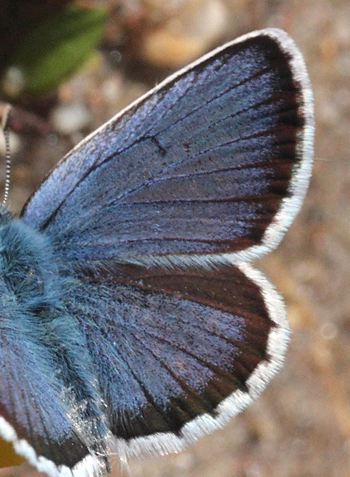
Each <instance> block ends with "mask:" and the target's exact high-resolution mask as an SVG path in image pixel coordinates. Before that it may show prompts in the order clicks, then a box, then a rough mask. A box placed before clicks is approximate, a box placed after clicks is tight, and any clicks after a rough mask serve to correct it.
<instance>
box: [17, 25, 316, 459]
mask: <svg viewBox="0 0 350 477" xmlns="http://www.w3.org/2000/svg"><path fill="white" fill-rule="evenodd" d="M312 137H313V109H312V92H311V87H310V84H309V80H308V76H307V72H306V69H305V66H304V63H303V60H302V57H301V55H300V53H299V51H298V50H297V48H296V47H295V45H294V43H293V42H292V40H291V39H290V38H289V37H288V35H287V34H285V33H284V32H282V31H279V30H274V29H270V30H264V31H261V32H255V33H253V34H250V35H247V36H245V37H243V38H241V39H239V40H237V41H235V42H232V43H230V44H228V45H225V46H224V47H223V48H220V49H218V50H215V51H214V52H213V53H212V54H210V55H208V56H206V57H204V58H203V59H201V60H199V61H198V62H197V63H195V64H193V65H191V66H190V67H188V68H187V69H184V70H182V71H180V72H179V73H178V74H176V75H174V76H172V77H171V78H170V79H168V80H167V81H165V82H164V83H162V84H160V85H159V86H158V87H157V88H155V89H154V90H152V91H151V92H150V93H149V94H147V95H145V96H144V97H143V98H141V99H140V100H139V101H137V102H136V103H134V104H133V105H132V106H130V107H129V108H128V109H126V110H125V111H123V112H122V113H121V114H120V115H118V116H117V117H115V118H113V119H112V120H111V121H110V122H109V123H107V124H106V125H105V126H103V127H102V128H100V129H99V130H98V131H97V132H96V133H94V134H92V135H91V136H89V137H88V138H87V139H86V140H85V141H83V142H82V143H81V144H80V145H78V146H77V147H76V148H75V149H74V150H73V151H72V152H71V153H70V154H69V155H68V156H66V158H64V160H63V161H62V162H61V163H60V164H59V165H58V167H57V168H56V169H55V170H54V171H53V173H52V174H51V175H50V176H49V177H48V179H47V180H46V181H45V182H44V183H43V185H42V186H41V187H40V189H39V190H38V191H37V192H36V194H35V195H34V196H33V197H32V198H31V200H30V201H29V202H28V204H27V206H26V207H25V209H24V211H23V214H22V218H23V220H24V221H25V222H26V223H27V224H30V225H31V226H33V227H35V228H36V229H37V230H40V231H42V232H45V234H46V235H47V236H49V237H50V238H51V239H52V241H53V244H54V248H55V254H56V256H57V258H58V259H59V260H60V262H61V264H62V270H63V271H62V273H65V274H66V275H67V276H69V277H73V278H74V279H76V282H75V283H76V286H74V287H72V288H71V289H70V290H69V291H68V292H67V294H66V296H65V307H66V309H67V311H68V312H69V313H70V314H71V315H72V316H74V317H75V319H77V320H78V321H79V323H80V329H81V331H82V333H83V334H84V336H85V339H86V342H87V343H88V347H89V354H90V356H91V358H92V361H93V363H94V368H95V372H96V376H97V379H98V382H99V386H100V390H101V395H102V397H103V401H104V402H105V403H106V415H107V418H108V422H109V425H110V429H111V431H112V433H113V434H114V436H115V437H116V445H117V447H118V451H119V453H120V454H121V455H126V456H127V455H132V454H139V453H140V452H142V451H145V450H147V451H151V450H155V451H159V452H165V451H171V450H176V449H180V448H182V447H183V446H184V445H186V444H188V443H190V442H192V441H193V440H194V439H195V438H196V437H197V436H199V435H201V434H203V433H206V432H210V431H211V430H212V429H214V428H216V427H218V426H220V425H222V424H223V423H225V422H226V420H227V419H228V418H229V417H231V416H233V415H234V414H236V413H237V412H239V411H240V410H241V409H243V408H244V407H245V406H246V405H247V404H249V403H250V402H251V400H252V399H253V398H255V397H256V396H257V395H258V394H259V393H260V392H261V390H262V389H263V388H264V386H265V385H266V383H267V382H268V381H269V380H270V379H271V376H272V375H273V374H274V373H275V372H276V371H277V369H278V368H279V367H280V366H281V363H282V359H283V354H284V351H285V347H286V342H287V336H288V324H287V321H286V316H285V310H284V306H283V303H282V301H281V299H280V297H279V295H278V294H277V293H276V292H275V290H274V289H273V287H272V286H271V285H270V284H269V283H268V282H267V280H266V279H265V278H264V277H263V276H262V275H261V274H260V273H258V272H257V271H255V270H254V269H252V268H251V266H250V265H249V264H248V263H246V262H248V261H250V260H252V259H254V258H256V257H258V256H261V255H262V254H264V253H266V252H267V251H268V250H271V249H272V248H274V247H275V246H276V245H277V244H278V243H279V241H280V240H281V238H282V236H283V234H284V232H285V230H286V228H287V227H288V226H289V225H290V223H291V222H292V220H293V218H294V216H295V215H296V213H297V211H298V209H299V208H300V205H301V202H302V199H303V197H304V195H305V193H306V189H307V186H308V182H309V177H310V173H311V164H312Z"/></svg>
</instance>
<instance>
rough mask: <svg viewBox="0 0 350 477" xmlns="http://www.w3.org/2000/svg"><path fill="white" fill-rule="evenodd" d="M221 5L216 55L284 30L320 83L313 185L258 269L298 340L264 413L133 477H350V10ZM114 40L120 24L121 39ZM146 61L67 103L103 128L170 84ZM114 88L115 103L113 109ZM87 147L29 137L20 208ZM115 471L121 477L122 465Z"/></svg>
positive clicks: (320, 5) (349, 6)
mask: <svg viewBox="0 0 350 477" xmlns="http://www.w3.org/2000/svg"><path fill="white" fill-rule="evenodd" d="M125 3H127V2H125ZM130 3H132V4H137V3H142V2H130ZM144 3H147V2H144ZM148 3H150V4H151V3H152V4H153V7H152V8H154V4H156V3H157V4H158V5H159V7H160V13H159V15H162V14H163V15H164V4H166V5H168V6H169V5H170V4H174V5H175V4H176V5H177V6H176V8H177V9H178V15H179V18H180V19H179V21H180V22H181V21H183V18H182V17H181V8H184V7H183V5H184V4H185V3H186V2H180V1H178V2H174V1H173V2H168V3H166V2H162V1H161V0H159V1H158V2H151V1H149V2H148ZM195 3H197V4H198V2H195ZM202 3H203V4H205V3H206V2H202ZM221 3H222V4H223V5H224V6H225V8H226V10H225V22H224V23H225V28H222V32H223V34H222V35H218V34H217V32H216V33H215V31H214V33H215V35H213V37H215V39H213V40H211V39H209V40H208V42H209V43H210V42H211V44H208V45H205V48H206V49H207V50H209V49H210V48H211V47H214V46H216V45H217V44H220V43H222V42H224V41H226V40H229V39H232V38H234V37H236V36H239V35H240V34H243V33H246V32H247V31H250V30H253V29H259V28H264V27H267V26H276V27H280V28H283V29H285V30H286V31H287V32H288V33H289V34H290V35H291V36H292V37H293V38H294V39H295V41H296V43H297V44H298V46H299V47H300V49H301V50H302V52H303V54H304V56H305V59H306V63H307V65H308V69H309V72H310V76H311V80H312V83H313V87H314V93H315V104H316V121H317V133H316V148H315V157H316V161H315V167H314V173H313V179H312V182H311V187H310V190H309V193H308V196H307V198H306V200H305V203H304V206H303V208H302V211H301V213H300V214H299V216H298V217H297V219H296V221H295V223H294V224H293V226H292V227H291V229H290V230H289V232H288V233H287V235H286V237H285V239H284V241H283V243H282V245H281V246H280V247H279V248H278V250H277V251H275V252H274V253H272V254H270V256H268V257H267V258H265V259H264V260H262V261H261V262H259V263H258V264H257V265H258V266H259V268H260V269H261V270H264V271H265V273H266V274H267V275H268V276H269V277H270V279H271V281H272V282H273V283H274V284H275V286H276V287H277V289H278V290H279V291H280V292H281V293H282V294H283V296H284V297H285V299H286V302H287V306H288V312H289V318H290V321H291V326H292V329H293V336H292V341H291V345H290V348H289V352H288V355H287V359H286V364H285V367H284V369H283V370H282V372H281V373H280V374H279V375H278V376H277V377H276V378H275V379H274V380H273V382H272V383H271V384H270V385H269V386H268V388H267V390H266V391H265V392H264V394H263V395H262V397H261V398H260V399H259V400H258V401H257V402H256V403H255V405H254V406H252V407H251V408H249V409H247V410H246V411H245V412H244V413H243V414H241V415H240V416H238V417H237V418H236V419H234V420H233V421H232V422H231V423H230V424H229V425H228V426H227V427H226V428H225V429H223V430H222V431H218V432H216V433H214V434H213V435H211V436H208V437H205V438H203V439H201V440H200V441H199V442H198V443H197V444H196V445H194V446H193V447H191V448H189V449H188V450H187V451H185V452H183V453H180V454H177V455H170V456H165V457H157V458H148V459H144V460H134V461H132V462H130V470H129V475H130V476H131V477H141V476H142V477H151V476H152V477H313V476H315V477H316V476H317V477H346V476H350V399H349V398H350V380H349V371H348V370H349V368H350V293H349V285H350V255H349V250H350V160H349V151H350V88H349V86H350V3H349V2H347V1H345V0H343V1H342V0H339V1H330V0H329V1H327V0H310V1H308V2H301V1H289V0H285V1H279V2H278V1H270V2H268V1H263V2H258V1H255V2H254V1H250V2H248V1H243V0H241V1H237V2H234V1H229V0H226V1H224V0H223V1H222V2H221ZM197 6H198V5H197ZM162 8H163V10H162ZM200 10H201V9H200V8H199V9H198V12H199V13H198V15H200ZM220 21H222V19H220V17H219V20H218V24H219V27H220V25H221V24H220ZM185 23H186V22H184V24H185ZM187 23H188V22H187ZM186 28H187V27H186V24H185V26H184V27H183V30H184V36H185V37H186V32H187V30H186ZM188 28H189V29H190V27H188ZM220 28H221V27H220ZM214 30H215V28H214ZM114 33H115V32H113V29H112V28H110V32H109V35H110V38H112V37H113V34H114ZM204 36H205V33H204ZM110 41H112V40H110ZM206 41H207V40H206V39H205V40H203V44H205V42H206ZM131 44H132V42H131ZM184 44H186V41H185V43H184ZM138 47H139V46H138ZM134 48H135V46H134ZM145 55H146V53H145ZM149 55H151V53H149ZM137 65H138V63H137V62H135V63H134V66H133V68H131V69H130V70H129V71H128V74H127V75H126V74H124V73H122V72H120V71H113V72H112V73H111V71H109V70H108V71H107V72H106V66H102V70H100V71H99V72H97V73H94V75H95V76H93V78H92V77H91V74H89V76H88V77H86V76H85V77H84V76H83V77H80V79H75V80H74V81H73V82H72V83H71V84H70V85H69V86H66V87H65V88H63V89H62V91H61V93H60V100H61V101H62V102H69V101H71V97H72V96H74V92H76V91H78V90H79V91H80V93H79V94H80V95H83V94H85V95H86V96H87V98H88V99H87V101H86V103H87V104H88V106H89V107H90V110H91V114H92V115H93V124H94V126H97V125H98V124H100V123H102V122H103V121H104V120H105V119H108V117H109V116H111V115H112V114H114V113H116V112H117V110H118V109H119V108H120V107H122V106H124V105H125V103H126V102H128V101H129V100H130V101H131V100H132V99H134V98H135V97H137V96H138V94H141V93H142V92H144V91H146V90H147V89H148V88H149V87H150V86H151V85H152V84H155V82H156V81H157V79H159V77H160V76H159V75H160V70H159V69H156V70H154V69H152V67H151V66H149V65H148V66H147V75H146V74H145V71H146V69H145V68H146V67H144V69H142V66H140V65H139V67H138V68H137ZM130 71H131V73H132V74H131V73H130ZM169 71H170V69H169ZM161 74H162V75H163V76H164V70H161ZM91 84H95V85H99V86H100V89H99V91H101V90H103V91H104V92H105V93H103V94H102V93H101V92H100V93H98V92H97V90H96V92H95V94H94V95H92V93H90V96H89V95H88V93H81V91H84V87H82V85H83V86H84V85H85V86H86V85H88V87H86V91H88V90H89V89H91V88H90V87H91ZM118 88H119V89H118ZM114 90H116V91H117V94H116V101H111V100H110V96H111V95H112V96H113V94H112V93H113V91H114ZM106 91H107V92H108V94H107V93H106ZM111 91H112V93H111ZM120 91H122V93H120ZM118 92H119V93H118ZM96 95H97V96H96ZM118 95H119V96H118ZM77 139H79V134H74V135H73V134H72V135H71V136H70V138H69V139H65V140H57V138H56V137H55V136H52V135H51V136H49V137H45V138H41V139H40V141H39V140H38V139H33V138H25V139H22V141H23V143H22V149H20V152H19V153H18V154H16V155H15V157H14V166H13V179H12V185H11V202H12V207H13V209H14V210H17V211H18V210H20V208H21V206H22V204H23V203H24V201H25V200H26V198H27V197H28V195H29V193H30V192H31V190H32V189H34V188H35V186H36V184H37V183H39V182H40V181H41V179H42V177H43V176H44V175H45V172H46V171H47V170H49V169H50V168H51V167H52V165H53V164H55V162H56V161H57V160H58V159H59V157H60V156H61V155H63V153H64V152H66V151H67V150H68V149H69V147H70V146H71V143H72V142H75V141H76V140H77ZM27 475H29V474H27ZM113 475H114V476H118V475H120V472H119V463H118V461H117V460H116V462H115V469H114V474H113Z"/></svg>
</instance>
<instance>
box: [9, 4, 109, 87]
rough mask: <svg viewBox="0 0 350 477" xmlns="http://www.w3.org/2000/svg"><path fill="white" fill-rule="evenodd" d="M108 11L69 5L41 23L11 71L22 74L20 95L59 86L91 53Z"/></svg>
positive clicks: (23, 47) (19, 54)
mask: <svg viewBox="0 0 350 477" xmlns="http://www.w3.org/2000/svg"><path fill="white" fill-rule="evenodd" d="M105 20H106V12H105V11H104V10H103V9H94V10H89V9H83V8H79V7H77V6H69V7H67V8H65V9H63V10H61V11H60V12H59V13H58V14H57V15H55V16H52V17H50V18H48V19H47V20H45V21H44V22H41V23H40V24H39V26H38V27H37V28H35V29H34V30H33V31H31V32H30V33H29V35H28V36H27V37H26V39H25V41H24V42H23V44H21V45H20V46H19V48H18V50H17V52H16V53H15V55H14V58H13V61H12V65H11V66H10V67H9V69H8V71H14V70H16V71H18V72H19V73H20V74H21V75H22V85H21V88H20V89H21V91H18V92H17V95H21V96H22V95H39V94H43V93H46V92H48V91H49V90H51V89H54V88H55V87H57V86H58V85H59V84H60V83H61V82H62V81H64V80H65V79H67V78H68V77H69V76H70V75H72V74H73V73H75V72H76V71H77V70H78V69H79V68H80V67H81V66H82V65H83V64H84V62H85V61H86V60H87V59H88V58H89V57H90V55H92V53H93V51H94V48H95V47H96V46H97V44H98V42H99V41H100V39H101V36H102V33H103V29H104V26H105Z"/></svg>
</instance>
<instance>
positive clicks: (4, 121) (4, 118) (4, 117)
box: [0, 104, 11, 207]
mask: <svg viewBox="0 0 350 477" xmlns="http://www.w3.org/2000/svg"><path fill="white" fill-rule="evenodd" d="M10 109H11V106H10V105H9V104H5V105H4V106H3V107H2V108H1V111H0V116H1V128H2V130H3V133H4V138H5V157H6V177H5V187H4V198H3V200H2V204H1V205H2V207H5V205H6V202H7V199H8V197H9V191H10V179H11V150H10V132H9V129H8V117H9V113H10Z"/></svg>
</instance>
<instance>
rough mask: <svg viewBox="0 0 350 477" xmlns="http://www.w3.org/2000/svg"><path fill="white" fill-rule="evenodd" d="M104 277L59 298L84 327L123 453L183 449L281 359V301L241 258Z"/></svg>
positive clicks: (126, 268) (118, 271)
mask: <svg viewBox="0 0 350 477" xmlns="http://www.w3.org/2000/svg"><path fill="white" fill-rule="evenodd" d="M79 275H80V276H81V277H83V276H84V272H83V271H82V270H81V271H80V273H79ZM114 277H115V279H114V280H115V281H114V282H112V283H111V282H103V283H97V282H96V281H94V282H91V281H90V279H89V277H88V276H86V275H85V276H84V278H83V281H82V282H81V286H80V289H79V291H78V293H77V290H74V297H71V296H69V295H68V297H67V300H68V301H69V303H70V305H69V312H70V313H71V314H72V315H74V316H76V317H79V319H80V320H81V327H82V329H84V331H85V332H86V341H87V343H88V346H89V351H90V354H91V356H92V359H93V361H94V365H95V369H96V370H97V373H98V376H99V379H100V381H101V384H102V385H101V388H102V390H103V393H104V399H105V401H106V402H107V403H108V416H109V422H110V424H111V430H112V432H113V434H114V435H115V436H116V437H117V438H118V439H120V440H124V441H126V442H127V443H128V444H126V445H125V446H123V445H121V444H120V446H121V448H122V449H123V452H124V453H126V454H133V453H138V452H139V451H140V448H139V445H140V446H141V449H142V450H143V451H145V450H147V451H150V450H152V448H159V447H160V446H163V450H164V451H165V450H168V451H170V450H174V449H175V448H176V449H179V448H181V447H183V446H184V445H185V443H186V442H187V443H188V442H189V441H191V435H200V434H203V433H205V432H208V431H209V430H212V429H214V428H215V427H218V426H220V425H222V424H223V423H224V422H225V421H227V419H228V418H229V417H232V416H233V415H235V414H236V413H237V412H239V411H240V410H241V409H242V407H244V406H246V405H247V404H248V403H249V402H250V401H251V399H252V397H256V396H257V395H258V394H259V393H260V392H261V390H262V388H263V385H264V380H263V379H262V376H260V375H259V370H260V371H261V370H262V368H265V380H267V379H270V378H271V376H272V375H273V374H274V373H275V372H276V371H277V369H279V367H280V366H281V363H282V360H283V352H284V348H285V346H286V340H287V336H288V329H289V328H288V325H287V320H286V317H285V311H284V307H283V304H282V302H281V299H280V298H279V296H278V295H277V293H276V292H275V291H274V290H273V289H272V287H271V286H270V285H269V284H268V283H267V281H266V280H265V279H264V278H263V277H262V276H261V274H259V273H258V272H256V271H254V270H253V269H252V268H251V267H250V266H248V265H247V264H243V263H242V264H239V265H238V266H237V267H236V266H232V265H221V266H217V267H215V268H213V269H207V270H203V268H201V267H192V268H191V269H190V270H188V269H184V270H164V269H160V268H156V267H153V268H152V267H151V268H145V267H142V266H136V265H119V266H116V267H115V269H114ZM266 289H267V290H268V291H269V293H270V295H271V297H272V298H273V300H272V302H271V301H270V302H267V301H266V298H264V296H263V290H264V292H266ZM97 303H98V304H99V306H96V304H97ZM86 310H89V312H88V313H87V312H86ZM271 340H274V341H279V342H280V345H279V348H274V347H273V346H272V341H271ZM223 402H226V404H225V405H223V404H222V403H223ZM196 419H197V421H196ZM198 420H201V421H202V423H200V422H198ZM189 426H190V427H189ZM189 428H190V429H191V432H189V431H188V429H189ZM192 428H193V429H192ZM157 433H160V434H157ZM154 434H157V435H156V436H155V437H152V436H153V435H154ZM172 434H174V435H173V436H172ZM175 436H177V437H175ZM142 438H147V439H145V441H144V444H138V442H139V441H140V442H143V441H142ZM167 446H168V448H167Z"/></svg>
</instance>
